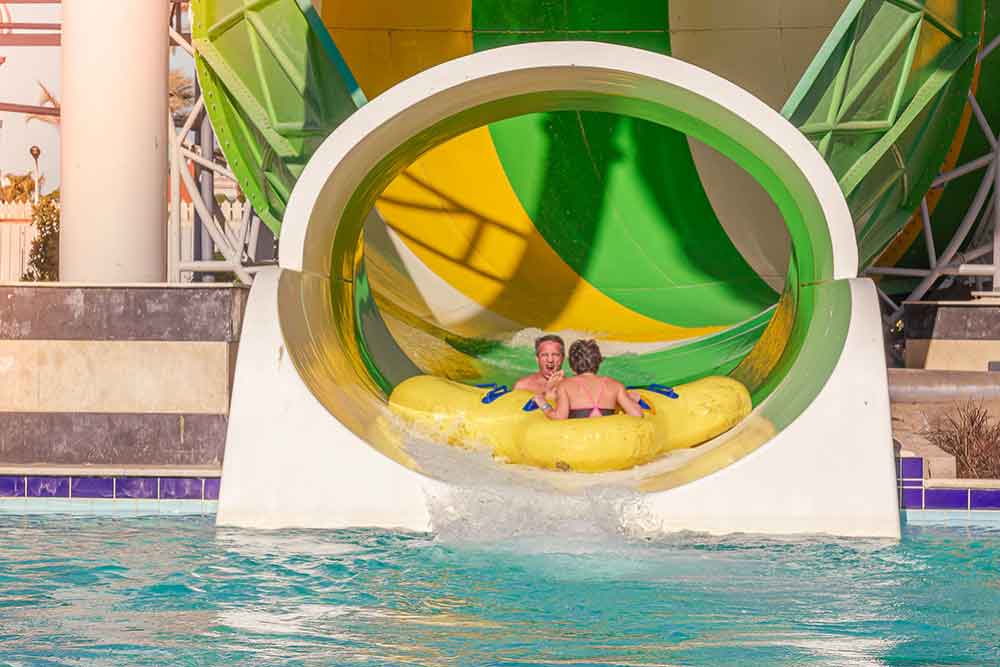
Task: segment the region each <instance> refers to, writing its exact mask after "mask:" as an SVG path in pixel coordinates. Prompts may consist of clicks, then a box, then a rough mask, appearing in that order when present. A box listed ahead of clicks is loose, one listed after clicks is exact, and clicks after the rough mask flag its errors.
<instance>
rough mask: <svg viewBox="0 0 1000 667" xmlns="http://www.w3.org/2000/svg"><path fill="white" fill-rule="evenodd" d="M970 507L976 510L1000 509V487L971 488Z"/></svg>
mask: <svg viewBox="0 0 1000 667" xmlns="http://www.w3.org/2000/svg"><path fill="white" fill-rule="evenodd" d="M969 508H970V509H974V510H1000V489H971V490H970V491H969Z"/></svg>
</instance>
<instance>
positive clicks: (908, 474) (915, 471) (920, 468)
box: [899, 456, 924, 479]
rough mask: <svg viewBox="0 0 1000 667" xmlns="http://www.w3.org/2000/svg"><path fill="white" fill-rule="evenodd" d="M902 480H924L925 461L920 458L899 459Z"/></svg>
mask: <svg viewBox="0 0 1000 667" xmlns="http://www.w3.org/2000/svg"><path fill="white" fill-rule="evenodd" d="M899 477H900V479H923V478H924V460H923V459H922V458H919V457H911V456H905V457H902V458H900V459H899Z"/></svg>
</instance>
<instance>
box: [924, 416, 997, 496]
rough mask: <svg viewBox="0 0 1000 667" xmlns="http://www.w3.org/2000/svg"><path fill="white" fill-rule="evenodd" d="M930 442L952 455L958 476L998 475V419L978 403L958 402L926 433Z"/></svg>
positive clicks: (982, 476) (989, 477)
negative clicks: (958, 403)
mask: <svg viewBox="0 0 1000 667" xmlns="http://www.w3.org/2000/svg"><path fill="white" fill-rule="evenodd" d="M926 436H927V439H928V440H930V442H931V444H934V445H936V446H937V447H940V448H941V449H943V450H944V451H946V452H948V453H949V454H951V455H953V456H954V457H955V464H956V466H957V468H958V476H959V477H971V478H988V479H1000V421H998V420H996V419H994V418H993V417H992V415H990V412H989V410H987V409H986V408H984V407H983V406H982V404H981V403H974V402H972V401H969V402H966V403H962V404H960V405H957V406H956V408H955V411H954V413H950V414H947V415H945V416H942V417H940V418H938V419H936V420H935V421H934V422H933V423H932V425H931V427H930V429H928V431H927V433H926Z"/></svg>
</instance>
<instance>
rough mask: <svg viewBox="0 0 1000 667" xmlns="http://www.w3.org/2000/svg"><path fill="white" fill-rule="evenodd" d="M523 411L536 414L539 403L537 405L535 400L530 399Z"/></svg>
mask: <svg viewBox="0 0 1000 667" xmlns="http://www.w3.org/2000/svg"><path fill="white" fill-rule="evenodd" d="M521 409H522V410H524V411H525V412H534V411H535V410H537V409H538V403H535V399H533V398H529V399H528V402H527V403H525V404H524V407H523V408H521Z"/></svg>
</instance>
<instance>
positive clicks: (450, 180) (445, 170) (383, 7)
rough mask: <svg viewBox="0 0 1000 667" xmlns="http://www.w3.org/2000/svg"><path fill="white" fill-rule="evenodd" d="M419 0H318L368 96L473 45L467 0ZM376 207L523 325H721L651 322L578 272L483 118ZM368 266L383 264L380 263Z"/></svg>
mask: <svg viewBox="0 0 1000 667" xmlns="http://www.w3.org/2000/svg"><path fill="white" fill-rule="evenodd" d="M425 4H427V3H407V2H398V0H371V1H370V2H363V3H359V2H337V1H333V2H325V3H324V5H323V15H324V21H325V23H326V24H327V26H328V28H329V29H330V32H331V34H332V36H333V38H334V41H335V42H336V44H337V47H338V48H339V49H340V52H341V54H342V55H343V56H344V59H345V60H346V62H347V65H348V66H349V67H350V68H351V71H352V72H353V73H354V76H355V77H356V79H357V81H358V83H359V85H360V86H361V87H362V89H363V90H364V92H365V94H366V95H367V96H368V97H369V98H371V97H374V96H376V95H378V94H379V93H381V92H382V91H384V90H385V89H387V88H389V87H390V86H392V85H394V84H395V83H398V82H399V81H401V80H403V79H405V78H407V77H409V76H412V75H414V74H416V73H418V72H420V71H423V70H425V69H427V68H428V67H431V66H433V65H436V64H438V63H441V62H445V61H447V60H451V59H454V58H458V57H460V56H463V55H467V54H470V53H472V51H473V45H472V25H471V6H470V0H440V1H439V2H434V3H429V6H425ZM377 206H378V211H379V213H380V214H381V216H382V217H383V219H384V220H385V222H386V224H387V225H388V226H389V227H390V228H391V229H392V230H393V231H395V232H396V234H397V235H398V236H399V237H400V238H401V239H402V240H403V241H404V243H405V244H406V246H407V248H409V249H410V250H411V251H412V252H413V253H414V254H415V255H416V256H417V257H418V258H419V259H420V260H421V261H422V262H423V263H424V264H425V265H426V266H427V267H428V268H429V269H430V270H431V271H433V272H434V273H435V274H436V275H437V276H439V277H440V278H442V279H443V280H445V281H446V282H447V283H448V284H450V285H451V286H453V287H454V288H456V289H457V290H458V291H460V292H461V293H462V294H464V295H465V296H466V297H468V298H469V299H471V300H472V301H474V302H475V303H477V304H480V305H481V306H482V307H483V308H485V309H487V310H489V311H491V312H493V313H496V314H498V315H500V316H502V317H504V318H507V319H508V320H511V321H513V322H515V323H517V324H519V325H520V326H523V327H538V328H540V329H546V330H554V331H564V330H576V331H587V332H592V333H594V334H596V335H598V336H601V335H602V334H610V333H611V332H608V331H607V327H608V323H613V337H614V338H615V339H617V340H623V341H635V342H644V341H666V340H679V339H686V338H692V337H697V336H702V335H707V334H710V333H713V332H715V331H718V330H719V329H720V327H698V328H688V327H679V326H674V325H671V324H668V323H664V322H659V321H657V320H654V319H652V318H649V317H647V316H645V315H642V314H640V313H637V312H635V311H634V310H632V309H630V308H627V307H625V306H623V305H621V304H619V303H618V302H616V301H614V300H613V299H611V298H609V297H607V296H606V295H605V294H604V293H602V292H601V291H599V290H598V289H596V288H595V287H593V286H592V285H590V284H589V283H588V282H587V281H586V280H584V279H583V278H581V277H580V276H579V275H578V274H577V273H576V272H575V271H574V270H573V269H572V268H570V267H569V266H568V265H567V264H566V262H564V261H563V260H562V259H561V258H560V257H559V256H558V255H557V254H556V253H555V251H554V250H553V249H552V247H551V246H550V245H549V244H548V243H547V242H546V241H545V239H544V238H543V237H542V236H541V234H539V233H538V231H537V230H536V229H535V226H534V224H533V223H532V221H531V219H530V218H529V216H528V214H527V212H526V211H525V210H524V208H523V207H522V206H521V202H520V201H519V200H518V198H517V195H516V194H515V193H514V191H513V189H512V188H511V185H510V183H509V181H508V179H507V176H506V174H505V172H504V169H503V166H502V165H501V163H500V159H499V157H498V156H497V153H496V149H495V147H494V145H493V140H492V138H491V137H490V133H489V130H488V129H487V128H485V127H481V128H477V129H475V130H473V131H471V132H468V133H466V134H464V135H462V136H459V137H456V138H455V139H452V140H451V141H449V142H447V143H446V144H444V145H442V146H439V147H438V148H435V149H434V150H432V151H430V152H429V153H427V154H426V155H424V156H422V157H421V158H420V159H419V160H418V161H417V162H415V163H414V164H413V165H411V166H410V168H409V169H407V170H406V171H405V172H404V173H403V174H402V175H401V176H400V177H398V178H397V179H396V180H395V181H393V183H391V184H390V185H389V187H388V188H386V190H385V192H383V194H382V196H381V198H380V199H379V201H378V205H377ZM370 261H378V258H377V257H372V258H371V259H370ZM370 272H371V275H372V276H377V275H387V273H388V272H387V271H380V269H379V267H372V269H371V271H370ZM373 286H374V287H376V289H377V287H378V286H377V284H376V285H373ZM464 333H465V334H466V335H467V334H468V333H469V332H468V331H465V332H464ZM483 333H488V332H483ZM473 335H474V334H473ZM602 337H604V336H602ZM607 337H610V336H607Z"/></svg>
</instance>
